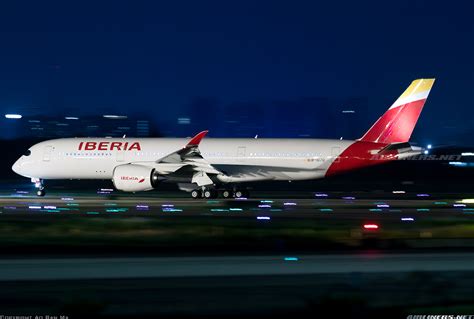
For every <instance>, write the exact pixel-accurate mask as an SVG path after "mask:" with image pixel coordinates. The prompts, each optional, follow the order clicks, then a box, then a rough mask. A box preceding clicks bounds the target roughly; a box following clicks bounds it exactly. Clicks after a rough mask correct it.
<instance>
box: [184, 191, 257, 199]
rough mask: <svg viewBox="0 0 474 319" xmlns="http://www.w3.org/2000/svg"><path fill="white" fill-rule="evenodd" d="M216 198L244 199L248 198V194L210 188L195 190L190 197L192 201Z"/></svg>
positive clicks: (246, 192)
mask: <svg viewBox="0 0 474 319" xmlns="http://www.w3.org/2000/svg"><path fill="white" fill-rule="evenodd" d="M218 196H220V197H222V198H244V197H249V192H248V191H247V190H238V189H237V190H229V189H223V190H220V191H218V190H216V189H212V188H204V189H195V190H193V191H191V197H192V198H194V199H198V198H205V199H211V198H217V197H218Z"/></svg>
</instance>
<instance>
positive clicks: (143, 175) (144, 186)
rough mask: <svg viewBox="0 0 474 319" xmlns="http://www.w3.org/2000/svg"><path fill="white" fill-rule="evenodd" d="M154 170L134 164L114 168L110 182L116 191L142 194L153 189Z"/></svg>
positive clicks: (154, 180)
mask: <svg viewBox="0 0 474 319" xmlns="http://www.w3.org/2000/svg"><path fill="white" fill-rule="evenodd" d="M155 175H156V174H155V169H154V168H151V167H147V166H142V165H136V164H124V165H120V166H117V167H115V169H114V174H113V177H112V182H113V183H114V186H115V188H116V189H118V190H121V191H124V192H143V191H149V190H152V189H153V188H155V182H156V178H154V176H155Z"/></svg>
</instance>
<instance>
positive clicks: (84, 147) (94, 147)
mask: <svg viewBox="0 0 474 319" xmlns="http://www.w3.org/2000/svg"><path fill="white" fill-rule="evenodd" d="M77 149H78V150H79V151H114V150H117V151H133V150H136V151H141V149H142V148H141V146H140V142H80V143H79V146H78V147H77Z"/></svg>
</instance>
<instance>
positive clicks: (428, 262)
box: [0, 253, 474, 281]
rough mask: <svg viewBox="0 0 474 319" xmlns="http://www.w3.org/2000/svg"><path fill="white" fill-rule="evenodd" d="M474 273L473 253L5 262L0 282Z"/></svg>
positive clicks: (15, 260) (1, 268)
mask: <svg viewBox="0 0 474 319" xmlns="http://www.w3.org/2000/svg"><path fill="white" fill-rule="evenodd" d="M473 270H474V253H426V254H420V253H417V254H383V253H366V254H354V255H302V256H232V257H158V258H154V257H153V258H64V259H59V258H51V259H4V260H1V261H0V281H17V280H59V279H63V280H65V279H113V278H115V279H127V278H130V279H131V278H173V277H216V276H267V275H268V276H270V275H273V276H275V275H310V274H342V273H354V272H357V273H386V272H413V271H473Z"/></svg>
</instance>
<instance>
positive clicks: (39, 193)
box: [31, 178, 46, 197]
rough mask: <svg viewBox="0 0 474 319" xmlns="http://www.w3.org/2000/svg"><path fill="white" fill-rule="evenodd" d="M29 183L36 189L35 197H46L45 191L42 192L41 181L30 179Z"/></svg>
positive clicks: (42, 185)
mask: <svg viewBox="0 0 474 319" xmlns="http://www.w3.org/2000/svg"><path fill="white" fill-rule="evenodd" d="M31 182H32V183H34V184H35V187H36V188H37V189H38V190H37V191H36V195H37V196H40V197H43V196H44V195H46V191H45V190H44V184H43V181H42V180H41V179H39V178H32V179H31Z"/></svg>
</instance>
